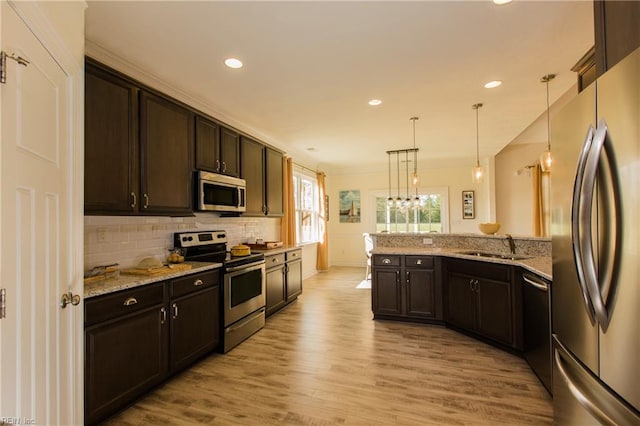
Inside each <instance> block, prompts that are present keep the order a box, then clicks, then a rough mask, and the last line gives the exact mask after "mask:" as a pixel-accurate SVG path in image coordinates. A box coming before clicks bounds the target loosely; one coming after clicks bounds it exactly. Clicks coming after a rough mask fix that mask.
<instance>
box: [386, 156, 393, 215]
mask: <svg viewBox="0 0 640 426" xmlns="http://www.w3.org/2000/svg"><path fill="white" fill-rule="evenodd" d="M387 160H388V161H387V162H388V163H389V194H388V197H387V207H393V197H392V196H391V153H390V152H389V151H387Z"/></svg>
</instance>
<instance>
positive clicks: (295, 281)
mask: <svg viewBox="0 0 640 426" xmlns="http://www.w3.org/2000/svg"><path fill="white" fill-rule="evenodd" d="M286 271H287V280H286V283H287V302H290V301H292V300H293V299H295V298H296V297H298V296H299V295H300V294H301V293H302V260H297V261H295V262H287V266H286Z"/></svg>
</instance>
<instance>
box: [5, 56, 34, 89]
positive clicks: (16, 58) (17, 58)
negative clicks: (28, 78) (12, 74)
mask: <svg viewBox="0 0 640 426" xmlns="http://www.w3.org/2000/svg"><path fill="white" fill-rule="evenodd" d="M7 58H9V59H13V60H14V61H16V62H17V63H18V64H20V65H23V66H25V67H26V66H27V65H29V61H28V60H26V59H25V58H23V57H22V56H16V55H15V54H13V53H12V54H11V55H7V53H6V52H5V51H4V50H3V51H2V52H0V83H1V84H5V83H6V82H7Z"/></svg>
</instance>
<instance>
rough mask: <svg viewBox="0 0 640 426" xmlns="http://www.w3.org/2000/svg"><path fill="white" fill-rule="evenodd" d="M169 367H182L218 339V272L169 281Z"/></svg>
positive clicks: (199, 355) (207, 350)
mask: <svg viewBox="0 0 640 426" xmlns="http://www.w3.org/2000/svg"><path fill="white" fill-rule="evenodd" d="M170 304H171V306H170V308H169V312H170V314H171V327H170V329H171V335H170V343H171V349H170V357H169V359H170V370H171V371H172V372H175V371H178V370H181V369H182V368H184V367H186V366H187V365H189V364H191V363H192V362H193V361H195V360H196V359H198V358H200V357H201V356H202V355H204V354H206V353H208V352H210V351H212V350H213V349H214V348H215V347H216V346H218V344H219V343H220V309H219V306H220V274H219V273H218V271H215V272H207V273H203V274H196V275H189V276H187V277H185V278H180V279H176V280H173V281H171V302H170Z"/></svg>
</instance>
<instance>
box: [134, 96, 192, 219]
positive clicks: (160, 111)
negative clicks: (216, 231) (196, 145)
mask: <svg viewBox="0 0 640 426" xmlns="http://www.w3.org/2000/svg"><path fill="white" fill-rule="evenodd" d="M193 134H194V131H193V113H192V112H191V111H189V110H187V109H185V108H183V107H181V106H180V105H177V104H175V103H173V102H171V101H170V100H168V99H165V98H163V97H160V96H158V95H155V94H152V93H148V92H146V91H143V92H141V93H140V169H141V175H140V180H141V188H140V190H141V193H142V200H141V202H142V205H141V207H140V210H141V211H142V212H144V213H150V214H171V215H185V214H191V213H192V201H193V198H192V197H193V195H192V194H193V192H192V188H193V183H192V172H193V154H192V153H193V151H194V149H193Z"/></svg>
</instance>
